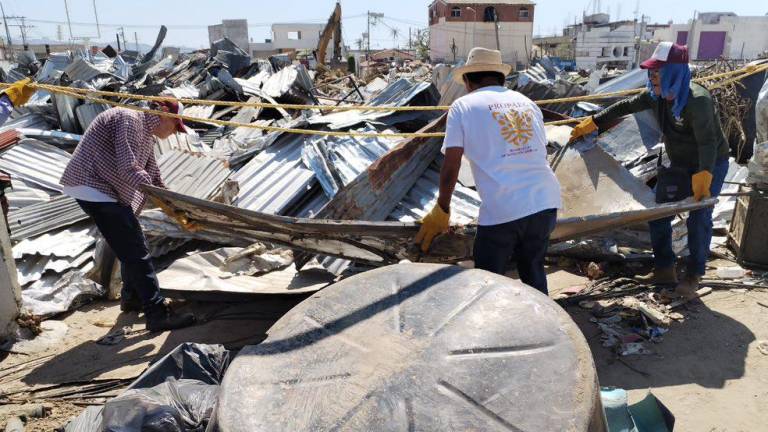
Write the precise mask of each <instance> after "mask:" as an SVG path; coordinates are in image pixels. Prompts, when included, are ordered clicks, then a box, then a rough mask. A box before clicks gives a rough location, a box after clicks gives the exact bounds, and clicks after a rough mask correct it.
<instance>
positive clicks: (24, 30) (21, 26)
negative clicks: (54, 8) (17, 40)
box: [5, 16, 35, 49]
mask: <svg viewBox="0 0 768 432" xmlns="http://www.w3.org/2000/svg"><path fill="white" fill-rule="evenodd" d="M5 19H15V20H18V21H20V22H21V24H11V27H18V28H19V30H20V32H21V44H22V45H23V46H24V49H27V29H28V28H34V27H35V26H31V25H27V22H26V19H27V17H23V16H7V17H5ZM6 25H7V24H6Z"/></svg>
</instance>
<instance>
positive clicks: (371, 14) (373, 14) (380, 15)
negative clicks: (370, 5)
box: [365, 11, 384, 57]
mask: <svg viewBox="0 0 768 432" xmlns="http://www.w3.org/2000/svg"><path fill="white" fill-rule="evenodd" d="M371 18H373V25H374V26H375V25H376V23H377V20H379V19H381V18H384V14H383V13H376V12H371V11H368V36H367V39H368V47H367V49H366V53H365V54H366V57H367V56H369V55H370V54H371Z"/></svg>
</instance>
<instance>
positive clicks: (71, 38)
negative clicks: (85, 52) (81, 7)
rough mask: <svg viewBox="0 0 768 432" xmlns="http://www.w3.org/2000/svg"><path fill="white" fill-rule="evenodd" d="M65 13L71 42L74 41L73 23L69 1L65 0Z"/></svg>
mask: <svg viewBox="0 0 768 432" xmlns="http://www.w3.org/2000/svg"><path fill="white" fill-rule="evenodd" d="M64 12H66V13H67V27H69V40H73V39H74V38H73V37H72V21H70V19H69V4H67V0H64Z"/></svg>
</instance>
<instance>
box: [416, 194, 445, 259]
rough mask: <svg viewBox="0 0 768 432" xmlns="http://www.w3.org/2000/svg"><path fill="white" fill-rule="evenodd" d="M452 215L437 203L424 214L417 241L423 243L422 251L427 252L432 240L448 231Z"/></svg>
mask: <svg viewBox="0 0 768 432" xmlns="http://www.w3.org/2000/svg"><path fill="white" fill-rule="evenodd" d="M449 220H450V215H449V214H448V213H446V212H445V211H443V209H442V208H440V205H439V204H435V207H434V208H433V209H432V211H431V212H429V214H428V215H426V216H424V219H422V220H421V228H420V229H419V233H418V234H416V238H415V240H414V241H415V243H416V244H421V251H422V252H424V253H427V251H429V246H430V245H432V240H433V239H434V238H435V236H437V235H438V234H442V233H444V232H446V231H448V226H449Z"/></svg>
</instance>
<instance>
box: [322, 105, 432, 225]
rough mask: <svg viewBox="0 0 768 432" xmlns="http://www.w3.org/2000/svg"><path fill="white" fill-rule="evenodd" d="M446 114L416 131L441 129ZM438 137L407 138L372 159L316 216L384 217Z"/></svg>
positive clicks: (415, 177)
mask: <svg viewBox="0 0 768 432" xmlns="http://www.w3.org/2000/svg"><path fill="white" fill-rule="evenodd" d="M446 118H447V115H445V114H444V115H442V116H441V117H440V118H438V119H437V120H435V121H433V122H432V123H430V124H428V125H427V126H425V127H424V128H423V129H421V130H420V131H419V133H430V132H442V131H443V130H445V120H446ZM442 143H443V139H442V138H411V139H409V140H406V141H403V142H402V143H400V144H398V145H397V146H396V147H395V148H394V149H392V150H391V151H389V152H388V153H387V154H385V155H384V156H382V157H381V158H380V159H379V160H377V161H376V162H374V163H373V164H372V165H371V166H370V167H368V169H367V170H366V171H365V172H363V173H362V174H360V175H359V176H358V177H357V178H356V179H355V180H354V181H352V183H350V184H349V185H348V186H346V187H345V188H343V189H342V190H340V191H339V193H337V194H336V196H334V197H333V199H332V200H331V201H330V202H329V203H328V204H327V205H326V206H325V207H324V208H323V209H322V210H321V211H320V213H319V214H318V216H317V218H318V219H357V220H384V219H386V218H387V216H388V215H389V214H390V213H391V212H392V210H394V209H395V207H396V206H397V203H398V202H400V200H401V199H403V197H404V196H405V195H406V194H407V193H408V191H409V190H410V189H411V187H412V186H413V185H414V183H416V180H418V178H419V177H420V176H421V175H422V174H423V173H424V171H425V170H426V169H427V167H428V166H429V164H430V163H432V161H433V160H435V157H437V155H438V153H440V146H441V145H442Z"/></svg>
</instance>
